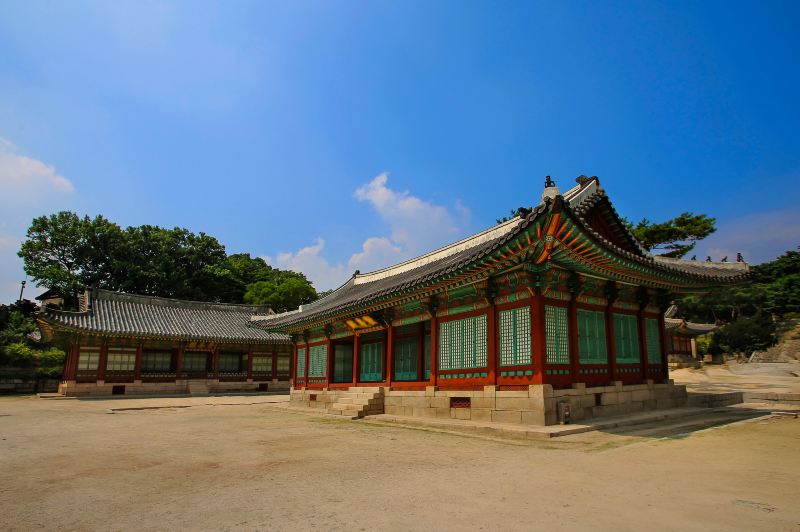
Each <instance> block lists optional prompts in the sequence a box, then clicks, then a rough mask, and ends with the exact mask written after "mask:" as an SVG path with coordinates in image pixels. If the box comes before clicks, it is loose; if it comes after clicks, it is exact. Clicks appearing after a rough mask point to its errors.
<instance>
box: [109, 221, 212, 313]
mask: <svg viewBox="0 0 800 532" xmlns="http://www.w3.org/2000/svg"><path fill="white" fill-rule="evenodd" d="M124 234H125V245H124V247H123V248H122V252H121V253H119V254H118V255H117V257H115V258H116V263H115V268H114V269H115V271H116V273H117V275H116V276H115V278H114V279H113V282H112V283H110V284H111V286H109V288H111V289H114V290H121V291H123V292H131V293H135V294H148V295H156V296H162V297H175V298H180V299H200V300H210V301H219V300H220V297H219V291H220V289H221V287H222V286H224V283H223V281H224V276H223V275H222V271H221V270H220V269H219V268H216V267H217V266H219V265H220V264H221V263H223V262H224V261H225V259H226V254H225V247H224V246H223V245H222V244H220V243H219V241H217V239H216V238H214V237H211V236H209V235H206V234H205V233H200V234H198V235H196V234H194V233H192V232H190V231H188V230H187V229H183V228H180V227H175V228H173V229H164V228H161V227H157V226H153V225H142V226H138V227H129V228H127V229H126V230H125V232H124ZM221 277H222V278H221ZM100 286H103V285H100Z"/></svg>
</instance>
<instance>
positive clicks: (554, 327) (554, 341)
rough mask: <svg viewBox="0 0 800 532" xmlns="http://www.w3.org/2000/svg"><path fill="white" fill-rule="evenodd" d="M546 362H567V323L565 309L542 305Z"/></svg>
mask: <svg viewBox="0 0 800 532" xmlns="http://www.w3.org/2000/svg"><path fill="white" fill-rule="evenodd" d="M544 321H545V337H546V344H547V363H548V364H569V323H568V322H567V309H566V308H564V307H556V306H552V305H545V306H544Z"/></svg>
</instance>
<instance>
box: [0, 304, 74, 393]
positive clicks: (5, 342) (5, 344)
mask: <svg viewBox="0 0 800 532" xmlns="http://www.w3.org/2000/svg"><path fill="white" fill-rule="evenodd" d="M35 329H36V324H35V322H34V321H33V319H32V318H31V317H30V316H26V315H25V314H24V312H23V311H21V310H19V306H18V305H0V363H1V364H3V365H6V366H12V367H15V368H19V369H20V370H22V371H23V372H25V373H28V374H30V373H34V374H36V375H38V376H39V377H58V376H60V375H61V372H62V370H63V367H64V352H63V351H61V350H60V349H57V348H55V347H47V346H41V345H37V344H36V343H35V342H33V341H32V340H31V339H30V337H29V335H30V334H31V333H32V332H33V331H34V330H35Z"/></svg>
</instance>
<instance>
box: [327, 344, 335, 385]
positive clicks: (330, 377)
mask: <svg viewBox="0 0 800 532" xmlns="http://www.w3.org/2000/svg"><path fill="white" fill-rule="evenodd" d="M325 349H326V351H327V352H328V358H327V360H326V361H325V365H326V367H325V384H326V385H329V384H330V383H332V382H333V358H334V357H333V340H331V337H330V336H329V337H328V341H327V342H325Z"/></svg>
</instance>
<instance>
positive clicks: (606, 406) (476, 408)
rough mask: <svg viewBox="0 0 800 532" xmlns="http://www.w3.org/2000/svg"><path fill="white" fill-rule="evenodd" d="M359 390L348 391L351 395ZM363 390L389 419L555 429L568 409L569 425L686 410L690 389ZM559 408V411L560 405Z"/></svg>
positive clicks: (327, 397) (305, 400)
mask: <svg viewBox="0 0 800 532" xmlns="http://www.w3.org/2000/svg"><path fill="white" fill-rule="evenodd" d="M356 390H361V389H360V388H350V391H351V393H352V392H353V391H356ZM363 391H365V392H366V391H370V392H374V391H380V392H382V394H383V408H384V412H385V413H386V414H390V415H398V416H409V417H427V418H446V419H465V420H467V419H468V420H472V421H489V422H495V423H517V424H528V425H555V424H557V423H559V409H561V410H562V411H563V410H564V407H565V406H566V405H568V407H569V411H570V420H571V421H573V422H580V421H582V420H589V419H592V418H595V417H602V416H615V415H621V414H628V413H632V412H640V411H645V410H656V409H667V408H677V407H682V406H686V402H687V392H686V387H685V386H682V385H677V386H676V385H675V384H674V383H673V382H672V381H668V382H664V383H658V384H656V383H654V382H653V381H647V383H645V384H633V385H623V384H622V382H619V381H617V382H615V383H614V385H613V386H597V387H591V388H587V387H586V386H585V385H584V384H575V385H573V386H572V388H568V389H562V390H554V389H553V387H552V386H550V385H549V384H543V385H535V386H529V387H528V388H527V389H523V390H498V389H497V387H496V386H484V388H483V389H482V390H473V391H458V390H439V389H438V388H437V387H435V386H429V387H427V388H426V389H425V390H424V391H422V390H420V391H404V390H389V389H387V388H383V387H380V388H363ZM344 393H347V392H346V391H345V390H325V389H323V390H292V392H291V398H290V400H291V402H292V403H293V404H295V405H297V406H307V407H311V408H319V409H321V410H323V411H324V410H325V409H328V408H330V407H331V405H332V404H333V403H336V402H337V400H338V399H339V398H340V397H341V396H342V394H344ZM559 405H561V406H559Z"/></svg>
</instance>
